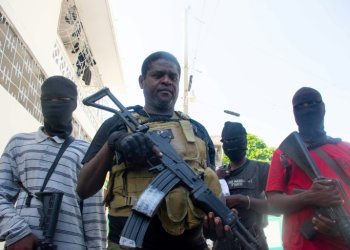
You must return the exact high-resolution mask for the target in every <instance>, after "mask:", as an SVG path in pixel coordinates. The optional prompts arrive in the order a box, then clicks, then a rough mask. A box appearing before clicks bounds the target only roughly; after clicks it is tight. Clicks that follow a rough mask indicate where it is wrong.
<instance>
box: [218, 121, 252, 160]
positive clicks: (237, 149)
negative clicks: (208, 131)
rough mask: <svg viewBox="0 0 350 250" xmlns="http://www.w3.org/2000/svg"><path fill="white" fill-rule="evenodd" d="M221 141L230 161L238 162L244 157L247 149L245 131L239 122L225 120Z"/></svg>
mask: <svg viewBox="0 0 350 250" xmlns="http://www.w3.org/2000/svg"><path fill="white" fill-rule="evenodd" d="M221 142H222V147H223V149H224V153H225V154H226V155H227V156H228V158H230V161H232V162H234V163H239V162H240V161H241V160H243V159H244V157H245V155H246V151H247V132H246V131H245V128H244V127H243V126H242V124H241V123H238V122H225V125H224V128H223V130H222V133H221Z"/></svg>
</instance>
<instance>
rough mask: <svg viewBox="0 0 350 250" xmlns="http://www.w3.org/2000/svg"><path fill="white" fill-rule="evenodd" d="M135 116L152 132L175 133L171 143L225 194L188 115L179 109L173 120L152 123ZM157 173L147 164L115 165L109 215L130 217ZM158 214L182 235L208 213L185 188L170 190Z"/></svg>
mask: <svg viewBox="0 0 350 250" xmlns="http://www.w3.org/2000/svg"><path fill="white" fill-rule="evenodd" d="M133 115H134V116H135V118H136V119H137V120H138V122H139V123H140V124H146V125H147V126H148V127H149V130H150V131H153V130H160V131H164V130H168V132H171V134H172V139H171V141H170V144H171V146H172V147H173V148H174V149H175V150H176V152H177V153H178V154H179V156H181V157H182V158H183V159H184V160H185V161H186V162H187V164H189V165H190V166H191V168H192V169H193V170H194V171H195V172H196V173H197V174H198V175H202V176H204V181H206V182H207V184H208V185H209V187H210V188H211V189H212V191H213V192H214V193H215V194H216V195H217V196H220V195H221V188H220V184H219V181H218V179H217V176H216V173H215V172H214V171H213V170H212V169H211V168H210V167H208V163H207V150H206V143H205V142H204V141H203V140H202V139H201V138H199V137H197V136H196V135H195V134H194V132H193V128H192V125H191V123H190V121H189V117H188V116H186V115H184V114H183V113H181V112H175V113H174V114H173V116H172V118H171V119H170V120H167V121H156V122H148V120H149V118H147V117H144V116H141V115H139V114H137V113H133ZM155 176H156V175H155V174H152V173H150V172H149V171H148V167H147V166H145V167H144V168H140V167H133V166H130V165H128V166H127V165H126V164H124V163H122V164H120V165H115V166H113V167H112V169H111V175H110V180H109V183H108V191H107V192H108V194H110V195H112V199H111V201H110V202H109V204H107V205H108V206H109V214H110V215H112V216H121V217H127V216H129V215H130V213H131V208H132V206H133V205H134V204H135V203H136V201H137V199H138V197H139V196H140V195H141V193H142V192H143V190H145V188H146V187H147V185H148V184H149V183H150V182H151V181H152V179H153V178H154V177H155ZM157 213H158V216H159V218H160V220H161V222H162V225H163V228H164V229H165V230H166V231H167V232H168V233H170V234H173V235H180V234H182V233H183V232H184V230H186V229H190V228H193V227H195V226H198V225H199V224H200V223H201V221H202V218H203V216H204V213H203V212H202V211H201V210H199V209H197V208H195V207H194V205H193V203H192V201H191V200H190V198H189V193H188V191H187V190H186V189H185V188H183V187H177V188H174V189H173V190H172V191H171V192H169V193H168V195H167V196H166V197H165V199H164V201H163V202H162V204H161V205H160V208H159V209H158V212H157Z"/></svg>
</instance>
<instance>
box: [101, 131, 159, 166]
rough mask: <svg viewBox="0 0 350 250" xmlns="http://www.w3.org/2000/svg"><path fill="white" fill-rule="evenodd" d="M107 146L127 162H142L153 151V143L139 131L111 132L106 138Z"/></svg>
mask: <svg viewBox="0 0 350 250" xmlns="http://www.w3.org/2000/svg"><path fill="white" fill-rule="evenodd" d="M107 144H108V147H109V148H110V149H111V150H112V151H114V152H116V153H118V154H119V156H120V158H121V159H122V160H124V161H126V162H129V163H136V164H140V163H144V162H145V161H146V160H147V158H149V157H150V156H152V155H153V153H154V152H155V150H154V146H155V144H154V143H153V142H152V141H151V140H150V139H149V138H148V137H147V136H146V135H145V134H144V133H141V132H136V133H128V132H125V131H116V132H113V133H112V134H111V135H110V136H109V138H108V142H107Z"/></svg>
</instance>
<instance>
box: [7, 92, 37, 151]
mask: <svg viewBox="0 0 350 250" xmlns="http://www.w3.org/2000/svg"><path fill="white" fill-rule="evenodd" d="M0 120H1V122H0V124H1V126H0V152H1V153H2V152H3V150H4V148H5V146H6V144H7V143H8V141H9V140H10V138H11V137H12V136H13V135H14V134H17V133H21V132H32V131H36V130H37V129H38V127H39V126H40V123H39V122H38V121H37V120H36V119H34V117H33V116H32V115H31V114H30V113H29V112H28V111H27V110H26V109H24V108H23V107H22V105H21V104H19V103H18V102H17V100H15V99H14V98H13V97H12V96H11V95H10V94H9V93H8V92H7V91H6V90H5V89H4V88H3V87H1V86H0Z"/></svg>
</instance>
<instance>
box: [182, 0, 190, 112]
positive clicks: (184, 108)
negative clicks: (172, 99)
mask: <svg viewBox="0 0 350 250" xmlns="http://www.w3.org/2000/svg"><path fill="white" fill-rule="evenodd" d="M189 10H190V7H187V8H186V10H185V27H184V28H185V34H184V38H185V41H184V46H185V48H184V100H183V112H184V113H185V114H188V85H189V83H188V81H189V79H188V41H187V40H188V12H189Z"/></svg>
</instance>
